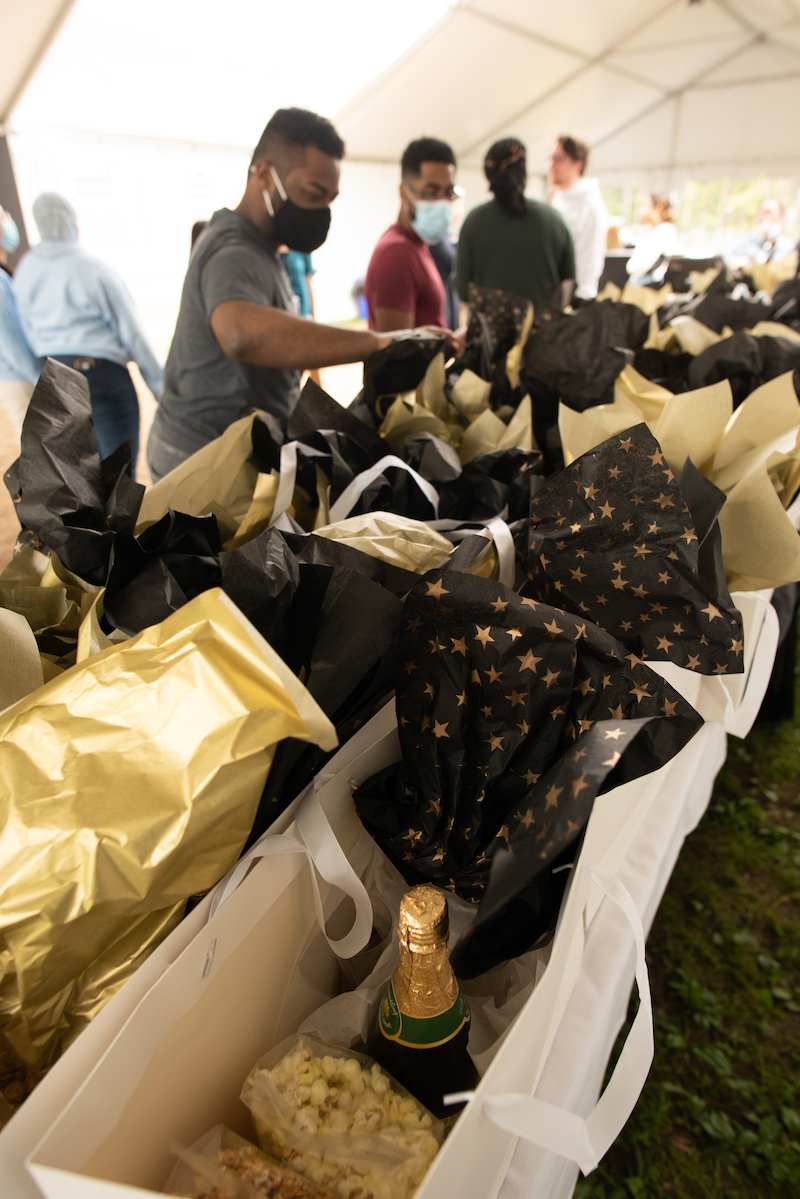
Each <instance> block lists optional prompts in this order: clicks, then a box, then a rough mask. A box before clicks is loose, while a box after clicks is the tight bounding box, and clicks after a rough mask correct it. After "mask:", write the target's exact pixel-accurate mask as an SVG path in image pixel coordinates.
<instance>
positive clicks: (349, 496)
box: [284, 447, 439, 525]
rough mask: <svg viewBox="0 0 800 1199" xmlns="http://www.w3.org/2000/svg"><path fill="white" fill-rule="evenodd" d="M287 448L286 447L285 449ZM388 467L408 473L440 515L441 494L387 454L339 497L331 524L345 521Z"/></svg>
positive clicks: (393, 456)
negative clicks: (371, 484)
mask: <svg viewBox="0 0 800 1199" xmlns="http://www.w3.org/2000/svg"><path fill="white" fill-rule="evenodd" d="M284 448H285V447H284ZM387 466H396V467H398V469H399V470H404V471H406V472H407V473H408V474H409V475H411V478H412V479H413V480H414V482H415V483H416V484H417V486H418V487H419V489H420V491H421V492H422V493H423V495H424V496H425V497H426V499H428V500H429V501H430V504H431V507H432V508H433V512H434V516H438V515H439V492H438V491H437V490H436V488H435V487H434V486H433V484H432V483H429V482H428V480H427V479H423V477H422V475H420V474H417V472H416V471H415V470H414V469H413V467H411V466H409V465H408V463H407V462H404V461H403V459H402V458H398V457H397V456H396V454H387V455H386V457H385V458H381V460H380V462H376V463H375V464H374V466H370V467H369V469H368V470H363V471H362V472H361V474H360V475H356V477H355V478H354V479H352V480H351V481H350V482H349V483H348V484H347V486H346V487H345V489H344V491H343V492H342V494H341V495H340V496H339V498H338V500H337V501H336V503H335V504H334V505H333V506H332V508H331V514H330V520H329V522H328V523H329V524H332V525H333V524H336V522H337V520H344V519H345V518H346V517H348V516H349V515H350V512H351V511H352V509H353V507H354V506H355V503H356V500H357V499H358V497H359V496H360V495H361V493H362V492H363V491H365V490H366V488H367V487H369V485H370V483H371V482H372V481H373V479H377V477H378V475H382V474H383V472H384V471H385V470H386V467H387Z"/></svg>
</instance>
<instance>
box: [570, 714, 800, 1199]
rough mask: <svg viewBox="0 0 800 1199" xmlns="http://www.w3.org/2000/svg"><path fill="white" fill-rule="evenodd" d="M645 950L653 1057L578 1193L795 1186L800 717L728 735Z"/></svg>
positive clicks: (799, 1077) (779, 1190) (799, 1058)
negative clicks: (627, 1112)
mask: <svg viewBox="0 0 800 1199" xmlns="http://www.w3.org/2000/svg"><path fill="white" fill-rule="evenodd" d="M797 710H798V711H800V705H798V708H797ZM647 956H648V965H649V970H650V982H651V987H652V992H653V1008H654V1021H655V1040H656V1052H655V1061H654V1063H653V1068H652V1070H651V1072H650V1076H649V1078H648V1081H647V1084H646V1086H645V1089H644V1091H643V1093H642V1096H641V1098H640V1100H639V1103H638V1105H637V1107H636V1110H635V1111H634V1113H633V1116H632V1117H631V1119H630V1121H629V1123H628V1125H627V1126H626V1128H625V1129H624V1131H623V1133H622V1135H621V1136H620V1138H619V1140H618V1141H617V1142H616V1144H615V1145H614V1146H613V1148H612V1149H611V1151H610V1152H609V1153H608V1154H607V1156H606V1157H605V1158H604V1159H603V1161H602V1162H601V1163H600V1167H599V1169H598V1170H597V1171H595V1173H593V1174H591V1175H590V1176H589V1177H588V1178H585V1179H580V1180H579V1182H578V1186H577V1189H576V1191H575V1195H576V1199H644V1197H648V1199H650V1197H654V1196H661V1195H664V1196H670V1197H676V1199H699V1197H701V1196H702V1199H722V1197H723V1196H724V1197H725V1199H730V1197H733V1196H747V1197H748V1199H755V1197H761V1196H765V1197H766V1196H781V1197H786V1196H794V1195H798V1196H800V722H788V721H787V722H781V723H775V724H772V725H762V726H760V727H759V728H757V729H756V730H754V731H753V732H752V733H751V734H750V736H749V737H748V738H747V739H746V741H744V742H742V741H738V740H736V739H734V738H731V739H730V741H729V752H728V760H727V763H726V765H725V767H724V769H723V770H722V772H721V773H720V775H719V777H718V779H717V782H716V785H715V788H714V794H713V796H712V799H711V803H710V806H709V809H708V812H707V813H706V815H705V817H704V818H703V820H702V822H701V824H700V826H699V827H698V828H697V830H696V831H695V832H694V833H693V834H692V835H691V836H690V837H689V838H688V839H687V841H686V844H685V846H684V848H683V851H682V853H681V856H680V858H679V860H678V864H677V866H676V868H675V872H674V874H673V876H672V879H671V881H670V884H669V887H668V889H667V892H666V894H665V896H664V899H663V901H662V904H661V907H660V909H659V912H658V915H657V917H656V920H655V923H654V925H653V929H652V931H651V934H650V937H649V939H648V943H647ZM633 1010H634V1009H633V1007H632V1009H631V1015H632V1012H633ZM626 1032H627V1026H626V1028H625V1029H623V1033H622V1034H621V1037H620V1042H619V1044H621V1040H622V1037H624V1035H625V1033H626ZM617 1052H618V1049H617V1050H615V1054H614V1055H613V1056H612V1062H613V1060H615V1058H616V1054H617Z"/></svg>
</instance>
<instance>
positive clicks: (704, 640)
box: [700, 633, 708, 645]
mask: <svg viewBox="0 0 800 1199" xmlns="http://www.w3.org/2000/svg"><path fill="white" fill-rule="evenodd" d="M700 644H701V645H708V637H706V635H705V633H703V636H702V637H701V638H700Z"/></svg>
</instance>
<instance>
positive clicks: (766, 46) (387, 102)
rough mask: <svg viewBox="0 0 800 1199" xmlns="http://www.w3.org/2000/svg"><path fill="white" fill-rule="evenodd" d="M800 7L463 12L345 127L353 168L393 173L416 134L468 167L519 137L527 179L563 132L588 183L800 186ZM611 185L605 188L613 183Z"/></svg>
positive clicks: (477, 5) (564, 0) (352, 109)
mask: <svg viewBox="0 0 800 1199" xmlns="http://www.w3.org/2000/svg"><path fill="white" fill-rule="evenodd" d="M799 110H800V4H798V3H797V0H699V2H695V3H690V2H689V0H601V2H598V0H560V2H559V3H558V4H554V3H552V0H465V2H464V3H461V4H458V5H456V6H454V7H453V8H451V10H450V11H449V12H448V13H447V15H446V16H445V17H444V18H443V19H442V20H441V21H440V22H439V23H438V24H437V25H436V26H435V27H434V28H433V29H432V30H431V31H430V32H429V33H428V34H427V36H425V37H424V38H422V39H421V40H420V41H419V42H418V43H417V44H416V45H415V46H414V47H413V48H412V49H411V50H410V51H409V52H408V53H407V54H406V55H405V56H403V57H402V58H401V59H400V60H399V61H398V62H397V63H395V64H394V65H393V66H392V67H391V68H390V69H389V70H388V71H386V72H385V73H384V74H383V75H382V76H381V77H380V78H379V79H377V80H376V81H375V83H373V84H372V85H371V86H370V87H369V88H367V89H366V90H365V91H364V92H363V93H362V94H361V95H360V96H359V97H357V99H356V100H355V101H353V102H352V103H351V104H350V105H348V107H347V108H346V109H345V110H344V111H343V112H342V113H340V114H339V117H338V125H339V128H340V130H341V132H342V135H343V136H344V138H345V140H346V142H347V146H348V154H349V155H350V156H351V157H353V158H356V159H361V160H367V161H372V162H397V160H398V158H399V156H400V154H401V152H402V150H403V147H404V146H405V144H406V143H407V142H408V140H409V130H418V131H419V132H420V133H421V132H423V131H424V132H426V133H430V134H432V135H435V136H437V137H441V138H443V139H444V140H446V141H448V142H449V143H450V144H451V145H452V147H453V149H454V151H455V153H456V156H457V157H458V159H459V163H460V164H463V165H464V166H478V165H479V164H480V163H482V160H483V155H484V153H485V151H486V150H487V149H488V147H489V145H490V144H491V143H492V142H493V141H494V140H496V139H497V138H500V137H507V136H515V137H519V138H521V139H522V140H523V141H524V142H525V143H526V144H527V146H528V157H529V163H530V167H531V169H532V170H533V171H535V164H536V155H537V154H539V153H540V154H541V156H542V161H543V160H544V155H545V152H546V149H547V146H548V144H549V142H550V141H551V140H552V138H553V137H554V136H556V135H557V134H558V133H559V132H569V133H572V134H573V135H575V136H581V137H583V138H585V139H586V140H587V141H588V142H589V143H590V145H591V146H592V147H593V157H592V171H593V173H594V172H597V173H598V174H601V175H602V176H603V177H604V180H606V179H608V177H609V176H613V175H616V176H617V177H627V178H633V177H636V176H643V175H644V176H647V177H648V178H650V179H653V177H654V176H655V175H657V176H659V177H664V178H662V179H661V182H663V183H664V184H666V185H667V186H672V185H673V184H675V183H678V182H679V181H680V180H681V179H683V178H686V177H687V176H692V177H694V178H710V177H715V176H720V175H731V174H750V175H756V174H780V175H794V174H795V172H796V170H797V167H798V163H800V125H798V123H797V122H796V120H794V119H793V118H794V114H796V113H797V112H798V111H799ZM609 181H612V180H609Z"/></svg>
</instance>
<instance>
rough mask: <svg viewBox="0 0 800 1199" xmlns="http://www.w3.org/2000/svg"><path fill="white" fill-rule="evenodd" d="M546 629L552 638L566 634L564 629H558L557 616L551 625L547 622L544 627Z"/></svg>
mask: <svg viewBox="0 0 800 1199" xmlns="http://www.w3.org/2000/svg"><path fill="white" fill-rule="evenodd" d="M544 627H545V628H546V629H547V631H548V633H549V634H550V636H551V637H557V636H558V634H559V633H563V632H564V630H563V629H560V628H559V627H558V625H557V624H556V618H555V616H554V617H553V619H552V621H551V622H550V624H547V622H546V621H545V626H544Z"/></svg>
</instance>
